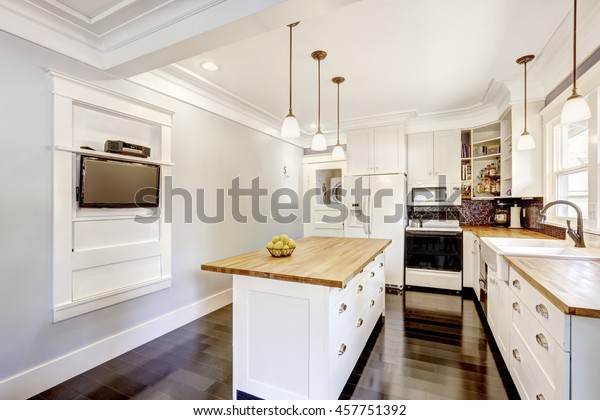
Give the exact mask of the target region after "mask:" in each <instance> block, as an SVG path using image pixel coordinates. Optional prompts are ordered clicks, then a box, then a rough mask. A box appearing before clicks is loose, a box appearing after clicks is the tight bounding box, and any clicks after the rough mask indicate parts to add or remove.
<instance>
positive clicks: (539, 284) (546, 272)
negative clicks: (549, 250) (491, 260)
mask: <svg viewBox="0 0 600 420" xmlns="http://www.w3.org/2000/svg"><path fill="white" fill-rule="evenodd" d="M505 258H506V260H507V261H508V263H509V264H510V267H511V268H513V269H514V270H515V271H516V272H517V273H519V274H520V275H522V276H523V277H524V278H525V280H527V281H528V282H529V283H530V284H531V285H532V286H533V287H534V288H535V289H536V290H537V291H538V292H540V293H541V294H542V295H544V296H545V297H546V298H547V299H548V300H549V301H550V302H552V303H553V304H554V305H556V307H557V308H559V309H560V310H562V311H563V312H564V313H566V314H570V315H579V316H586V317H592V318H600V261H582V260H566V259H564V260H561V259H557V258H539V257H509V256H505Z"/></svg>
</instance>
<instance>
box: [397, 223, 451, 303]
mask: <svg viewBox="0 0 600 420" xmlns="http://www.w3.org/2000/svg"><path fill="white" fill-rule="evenodd" d="M405 261H406V263H405V266H406V276H405V279H406V280H405V283H406V286H407V287H410V286H420V287H428V288H437V289H448V290H455V291H460V290H462V231H461V230H460V228H458V227H456V228H445V229H444V228H438V229H436V228H427V227H425V228H407V229H406V241H405Z"/></svg>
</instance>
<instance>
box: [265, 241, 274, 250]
mask: <svg viewBox="0 0 600 420" xmlns="http://www.w3.org/2000/svg"><path fill="white" fill-rule="evenodd" d="M274 246H275V244H274V243H273V242H269V243H268V244H267V249H273V247H274Z"/></svg>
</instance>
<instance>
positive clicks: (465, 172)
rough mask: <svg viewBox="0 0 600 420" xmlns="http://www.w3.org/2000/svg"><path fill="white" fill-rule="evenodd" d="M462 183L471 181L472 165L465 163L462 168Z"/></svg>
mask: <svg viewBox="0 0 600 420" xmlns="http://www.w3.org/2000/svg"><path fill="white" fill-rule="evenodd" d="M460 179H461V180H462V181H470V180H471V164H470V163H465V164H464V165H462V168H461V178H460Z"/></svg>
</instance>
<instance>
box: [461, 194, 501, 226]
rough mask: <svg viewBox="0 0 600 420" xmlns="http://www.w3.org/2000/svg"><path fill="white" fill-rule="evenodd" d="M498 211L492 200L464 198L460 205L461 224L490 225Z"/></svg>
mask: <svg viewBox="0 0 600 420" xmlns="http://www.w3.org/2000/svg"><path fill="white" fill-rule="evenodd" d="M495 211H496V206H495V201H492V200H463V201H462V205H461V206H460V224H461V225H467V226H488V225H490V224H491V221H492V220H493V218H494V214H495Z"/></svg>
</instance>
